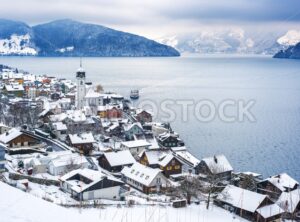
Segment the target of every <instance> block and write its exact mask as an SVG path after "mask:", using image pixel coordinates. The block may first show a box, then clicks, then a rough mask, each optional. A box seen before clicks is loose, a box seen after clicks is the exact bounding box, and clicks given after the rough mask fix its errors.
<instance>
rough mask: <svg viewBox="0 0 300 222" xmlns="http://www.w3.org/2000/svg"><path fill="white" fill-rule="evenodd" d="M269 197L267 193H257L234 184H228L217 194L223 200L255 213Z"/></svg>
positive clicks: (218, 198)
mask: <svg viewBox="0 0 300 222" xmlns="http://www.w3.org/2000/svg"><path fill="white" fill-rule="evenodd" d="M266 198H267V196H266V195H263V194H259V193H255V192H252V191H249V190H245V189H242V188H240V187H236V186H233V185H227V186H226V187H225V189H224V190H223V191H222V192H221V193H220V194H219V195H218V196H217V200H221V201H223V202H225V203H228V204H230V205H232V206H234V207H236V208H240V209H243V210H247V211H249V212H252V213H254V212H255V211H256V210H257V209H258V208H259V205H260V204H261V203H262V202H263V201H264V200H265V199H266Z"/></svg>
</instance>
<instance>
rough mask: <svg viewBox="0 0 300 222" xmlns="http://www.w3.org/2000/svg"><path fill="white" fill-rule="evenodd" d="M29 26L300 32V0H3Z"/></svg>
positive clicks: (4, 10) (0, 5) (148, 32)
mask: <svg viewBox="0 0 300 222" xmlns="http://www.w3.org/2000/svg"><path fill="white" fill-rule="evenodd" d="M0 17H2V18H6V19H13V20H21V21H24V22H27V23H28V24H30V25H34V24H39V23H43V22H48V21H51V20H56V19H64V18H70V19H74V20H79V21H83V22H92V23H96V24H101V25H105V26H108V27H111V28H116V29H119V30H123V31H128V32H133V33H136V34H141V35H144V36H147V37H150V38H158V37H161V36H164V35H171V34H177V33H184V32H197V31H198V30H201V29H204V28H224V27H236V26H238V27H242V28H245V29H249V30H251V29H252V30H255V29H262V30H286V29H290V28H294V29H298V30H300V0H0Z"/></svg>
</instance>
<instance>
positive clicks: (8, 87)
mask: <svg viewBox="0 0 300 222" xmlns="http://www.w3.org/2000/svg"><path fill="white" fill-rule="evenodd" d="M5 89H6V90H7V91H8V92H14V91H23V90H24V87H23V85H21V84H7V85H5Z"/></svg>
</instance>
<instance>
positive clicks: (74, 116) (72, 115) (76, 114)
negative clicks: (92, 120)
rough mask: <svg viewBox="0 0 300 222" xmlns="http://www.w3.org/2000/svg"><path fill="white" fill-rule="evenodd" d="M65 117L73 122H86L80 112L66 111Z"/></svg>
mask: <svg viewBox="0 0 300 222" xmlns="http://www.w3.org/2000/svg"><path fill="white" fill-rule="evenodd" d="M66 113H67V117H68V118H69V119H71V120H72V121H73V122H84V121H85V120H86V116H85V114H84V113H83V112H82V111H81V110H67V112H66Z"/></svg>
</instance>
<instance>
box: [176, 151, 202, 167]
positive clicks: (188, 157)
mask: <svg viewBox="0 0 300 222" xmlns="http://www.w3.org/2000/svg"><path fill="white" fill-rule="evenodd" d="M175 154H176V156H177V157H178V158H179V160H182V161H183V162H188V163H189V165H191V166H192V167H196V166H197V165H198V164H199V163H200V160H199V159H198V158H197V157H195V156H194V155H193V154H191V153H190V152H189V151H187V150H183V151H177V152H175Z"/></svg>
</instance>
